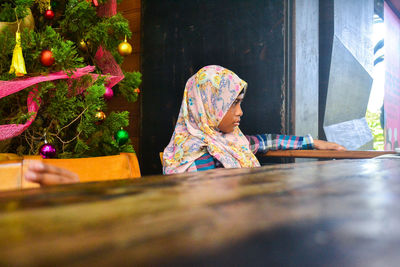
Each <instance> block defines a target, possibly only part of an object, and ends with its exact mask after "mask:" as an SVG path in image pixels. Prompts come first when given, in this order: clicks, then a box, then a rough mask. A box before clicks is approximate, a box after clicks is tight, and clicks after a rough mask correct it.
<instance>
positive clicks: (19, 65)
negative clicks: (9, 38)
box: [10, 24, 26, 76]
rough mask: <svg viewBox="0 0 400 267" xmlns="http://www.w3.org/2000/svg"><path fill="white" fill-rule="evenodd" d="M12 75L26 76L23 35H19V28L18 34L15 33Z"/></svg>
mask: <svg viewBox="0 0 400 267" xmlns="http://www.w3.org/2000/svg"><path fill="white" fill-rule="evenodd" d="M18 26H19V24H18ZM10 73H15V76H24V74H26V69H25V61H24V57H23V55H22V48H21V35H20V33H19V27H18V30H17V32H16V33H15V47H14V51H13V56H12V60H11V67H10Z"/></svg>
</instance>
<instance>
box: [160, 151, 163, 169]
mask: <svg viewBox="0 0 400 267" xmlns="http://www.w3.org/2000/svg"><path fill="white" fill-rule="evenodd" d="M163 155H164V152H160V160H161V166H164V165H163Z"/></svg>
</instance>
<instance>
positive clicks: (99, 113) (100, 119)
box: [94, 110, 107, 125]
mask: <svg viewBox="0 0 400 267" xmlns="http://www.w3.org/2000/svg"><path fill="white" fill-rule="evenodd" d="M94 117H95V118H96V120H97V121H96V124H97V125H99V124H101V123H102V122H103V121H104V120H105V119H106V117H107V116H106V114H105V113H104V112H103V111H101V110H99V111H97V112H96V114H95V115H94Z"/></svg>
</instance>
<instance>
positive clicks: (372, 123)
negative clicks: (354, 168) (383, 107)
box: [366, 110, 385, 150]
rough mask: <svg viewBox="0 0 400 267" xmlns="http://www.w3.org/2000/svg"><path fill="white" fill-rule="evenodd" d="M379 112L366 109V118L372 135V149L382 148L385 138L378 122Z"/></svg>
mask: <svg viewBox="0 0 400 267" xmlns="http://www.w3.org/2000/svg"><path fill="white" fill-rule="evenodd" d="M380 115H381V113H380V112H371V111H369V110H367V114H366V119H367V123H368V126H369V128H370V129H371V132H372V136H373V137H374V150H384V145H385V140H384V135H383V129H382V127H381V122H380Z"/></svg>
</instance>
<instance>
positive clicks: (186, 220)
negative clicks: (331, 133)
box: [0, 159, 400, 266]
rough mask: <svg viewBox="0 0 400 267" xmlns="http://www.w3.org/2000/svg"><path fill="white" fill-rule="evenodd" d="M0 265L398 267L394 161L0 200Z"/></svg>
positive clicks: (397, 163)
mask: <svg viewBox="0 0 400 267" xmlns="http://www.w3.org/2000/svg"><path fill="white" fill-rule="evenodd" d="M0 210H1V212H0V240H1V241H0V265H14V266H15V265H18V266H21V265H22V266H24V265H29V266H105V265H106V266H120V265H130V266H137V265H147V266H148V265H172V266H173V265H178V266H182V265H197V266H199V265H200V266H208V265H217V266H221V265H226V266H232V265H235V266H238V265H242V266H253V265H257V266H272V265H274V266H396V265H398V263H399V262H400V253H399V245H400V160H399V159H361V160H335V161H320V162H306V163H294V164H286V165H274V166H265V167H262V168H253V169H230V170H229V169H218V170H212V171H208V172H200V173H195V174H183V175H175V176H153V177H147V178H143V179H134V180H118V181H110V182H98V183H87V184H76V185H69V186H54V187H49V188H41V189H40V188H39V189H28V190H25V191H13V192H2V193H1V194H0Z"/></svg>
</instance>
